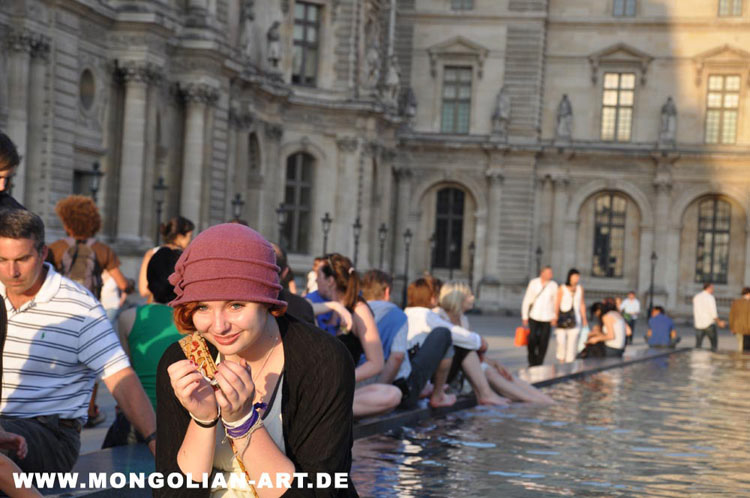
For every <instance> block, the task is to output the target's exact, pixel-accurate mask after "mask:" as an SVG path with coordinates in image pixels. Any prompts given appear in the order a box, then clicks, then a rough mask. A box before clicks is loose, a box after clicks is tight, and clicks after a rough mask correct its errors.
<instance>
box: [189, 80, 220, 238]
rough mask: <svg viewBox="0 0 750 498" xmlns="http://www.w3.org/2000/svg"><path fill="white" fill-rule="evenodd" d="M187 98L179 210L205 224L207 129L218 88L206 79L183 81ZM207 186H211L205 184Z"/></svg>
mask: <svg viewBox="0 0 750 498" xmlns="http://www.w3.org/2000/svg"><path fill="white" fill-rule="evenodd" d="M180 89H181V90H182V96H183V98H184V99H185V139H184V140H185V142H184V144H183V155H182V161H183V163H182V186H181V188H182V190H181V192H180V214H181V215H182V216H185V217H186V218H188V219H190V220H194V221H195V222H196V223H197V224H198V228H199V229H203V228H205V226H204V225H205V222H206V220H204V219H203V216H202V214H203V209H202V205H201V201H202V199H203V187H202V186H203V180H204V171H205V167H206V159H207V158H206V145H207V143H208V140H209V139H210V134H209V133H208V130H207V129H206V123H207V122H208V119H207V118H208V110H209V106H211V105H213V104H215V103H216V101H217V100H218V98H219V92H218V90H216V89H215V88H214V87H212V86H210V85H208V84H205V83H188V84H185V85H181V86H180ZM206 188H211V187H210V185H206Z"/></svg>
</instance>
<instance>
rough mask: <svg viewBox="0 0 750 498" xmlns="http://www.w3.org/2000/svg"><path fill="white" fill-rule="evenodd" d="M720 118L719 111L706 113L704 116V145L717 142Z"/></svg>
mask: <svg viewBox="0 0 750 498" xmlns="http://www.w3.org/2000/svg"><path fill="white" fill-rule="evenodd" d="M720 118H721V112H720V111H708V113H707V114H706V143H709V144H715V143H718V142H719V119H720Z"/></svg>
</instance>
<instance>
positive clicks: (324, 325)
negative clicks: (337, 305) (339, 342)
mask: <svg viewBox="0 0 750 498" xmlns="http://www.w3.org/2000/svg"><path fill="white" fill-rule="evenodd" d="M305 297H306V298H307V299H309V300H310V301H311V302H313V303H324V302H326V301H327V299H323V296H321V295H320V293H319V292H318V291H315V292H311V293H309V294H308V295H306V296H305ZM315 321H316V322H317V323H318V327H320V328H321V329H323V330H325V331H326V332H328V333H329V334H331V335H333V336H335V335H337V334H338V331H339V320H338V316H336V317H334V313H333V311H329V312H328V313H323V314H322V315H318V316H316V317H315Z"/></svg>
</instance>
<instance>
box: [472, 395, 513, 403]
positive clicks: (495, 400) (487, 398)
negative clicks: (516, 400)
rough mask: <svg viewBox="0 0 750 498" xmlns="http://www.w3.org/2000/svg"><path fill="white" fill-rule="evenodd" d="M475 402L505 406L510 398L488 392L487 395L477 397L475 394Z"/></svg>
mask: <svg viewBox="0 0 750 498" xmlns="http://www.w3.org/2000/svg"><path fill="white" fill-rule="evenodd" d="M477 403H479V404H480V405H494V406H507V405H509V404H510V400H509V399H508V398H503V397H502V396H498V395H497V394H494V393H492V394H490V395H489V396H484V397H481V398H480V397H478V396H477Z"/></svg>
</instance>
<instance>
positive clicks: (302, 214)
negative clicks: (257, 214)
mask: <svg viewBox="0 0 750 498" xmlns="http://www.w3.org/2000/svg"><path fill="white" fill-rule="evenodd" d="M314 163H315V158H313V156H311V155H310V154H306V153H304V152H298V153H297V154H293V155H291V156H289V158H288V159H287V161H286V186H285V187H286V188H285V189H284V207H285V208H286V211H287V217H286V223H285V224H284V227H283V229H282V239H283V240H282V241H281V243H282V246H285V247H287V248H288V249H289V251H291V252H298V253H307V252H308V248H309V240H310V224H311V221H312V219H311V218H310V216H311V207H312V175H313V165H314Z"/></svg>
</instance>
